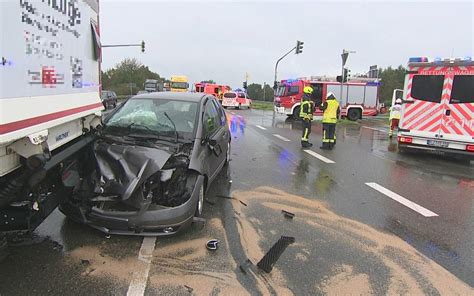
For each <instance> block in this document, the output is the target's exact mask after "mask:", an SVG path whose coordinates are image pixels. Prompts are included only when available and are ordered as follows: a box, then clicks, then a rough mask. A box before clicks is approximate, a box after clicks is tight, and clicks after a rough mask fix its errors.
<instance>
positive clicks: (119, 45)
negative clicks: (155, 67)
mask: <svg viewBox="0 0 474 296" xmlns="http://www.w3.org/2000/svg"><path fill="white" fill-rule="evenodd" d="M130 46H134V47H141V48H142V52H145V41H142V43H138V44H135V43H134V44H108V45H101V48H103V47H130Z"/></svg>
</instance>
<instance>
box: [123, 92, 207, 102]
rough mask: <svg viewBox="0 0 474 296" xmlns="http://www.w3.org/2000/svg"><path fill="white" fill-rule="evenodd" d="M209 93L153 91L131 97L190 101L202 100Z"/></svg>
mask: <svg viewBox="0 0 474 296" xmlns="http://www.w3.org/2000/svg"><path fill="white" fill-rule="evenodd" d="M207 96H208V95H207V94H203V93H190V92H153V93H146V94H139V95H136V96H133V97H131V98H130V99H155V100H176V101H188V102H200V101H201V100H202V98H204V97H207Z"/></svg>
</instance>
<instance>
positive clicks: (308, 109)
mask: <svg viewBox="0 0 474 296" xmlns="http://www.w3.org/2000/svg"><path fill="white" fill-rule="evenodd" d="M303 92H304V94H303V97H302V98H301V105H300V118H301V119H302V120H303V137H302V138H301V147H303V148H308V147H311V146H313V144H311V143H310V142H309V134H311V121H312V120H313V113H314V103H313V101H312V100H311V94H312V93H313V88H312V87H310V86H306V87H305V88H304V89H303Z"/></svg>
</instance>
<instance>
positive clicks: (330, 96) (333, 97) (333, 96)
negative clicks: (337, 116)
mask: <svg viewBox="0 0 474 296" xmlns="http://www.w3.org/2000/svg"><path fill="white" fill-rule="evenodd" d="M329 98H331V99H335V98H336V96H335V95H334V94H333V93H332V92H328V94H327V95H326V99H329Z"/></svg>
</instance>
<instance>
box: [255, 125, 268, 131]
mask: <svg viewBox="0 0 474 296" xmlns="http://www.w3.org/2000/svg"><path fill="white" fill-rule="evenodd" d="M255 126H256V127H258V128H259V129H261V130H266V128H265V127H263V126H261V125H258V124H256V125H255Z"/></svg>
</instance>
